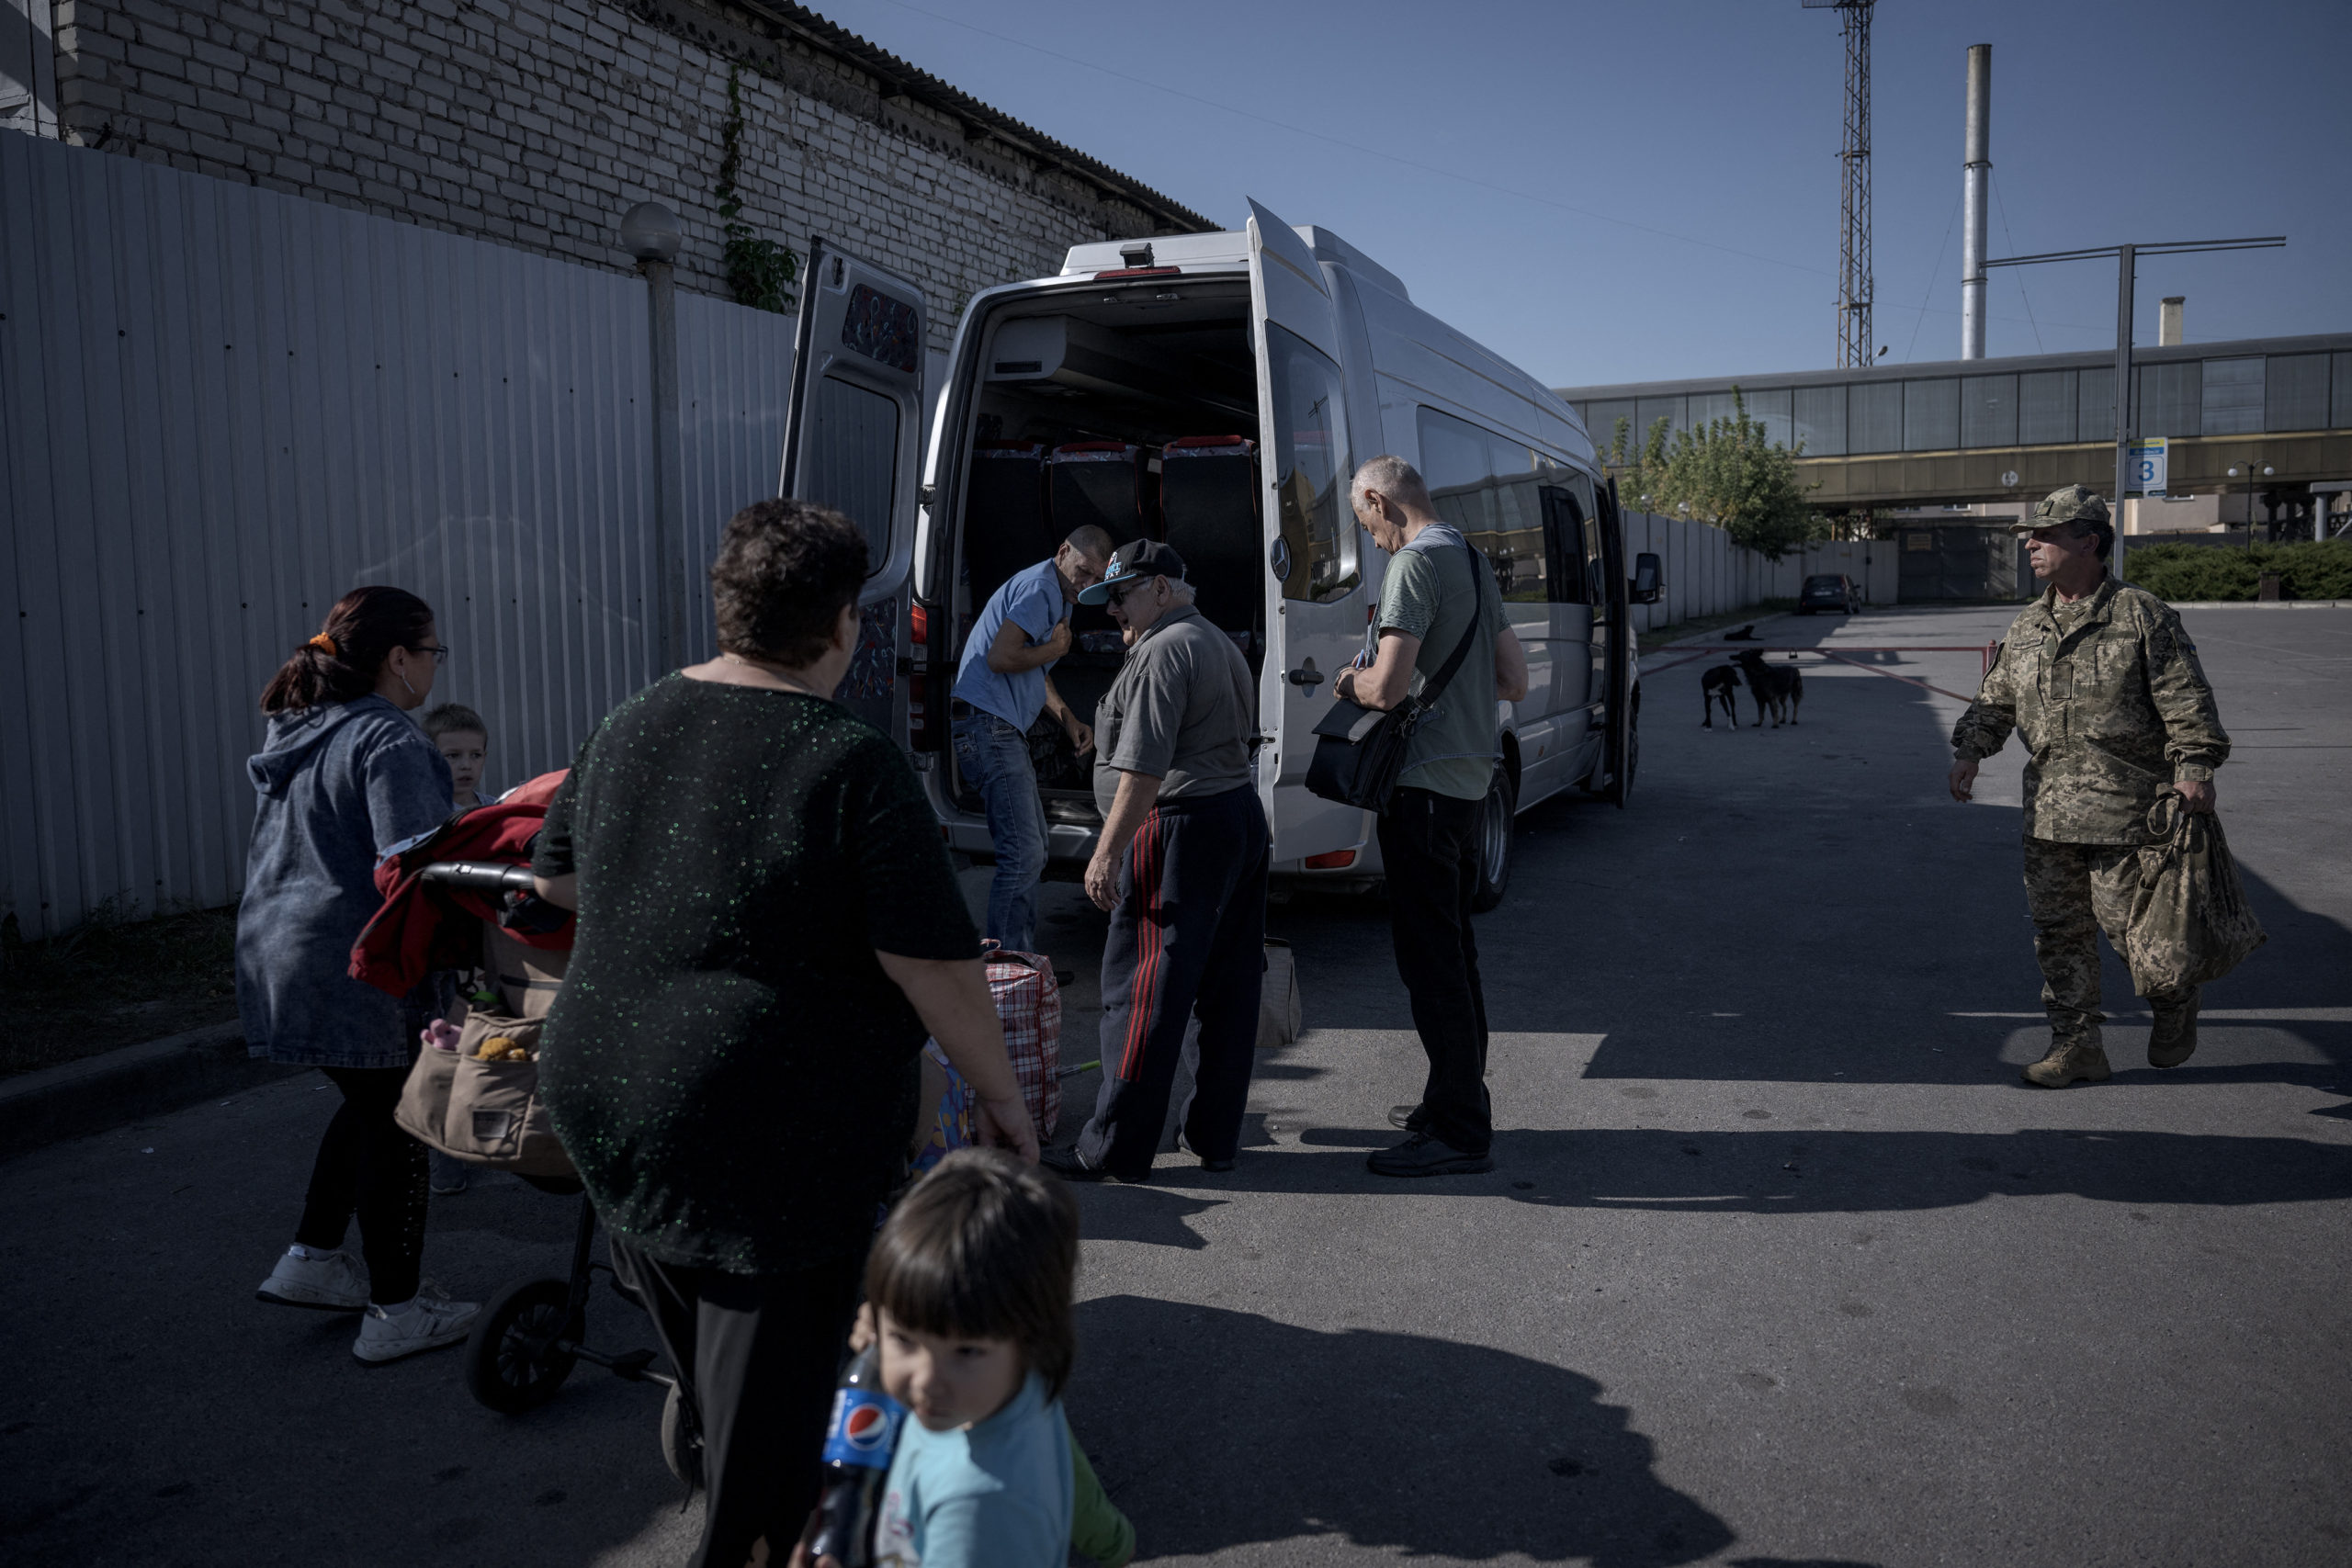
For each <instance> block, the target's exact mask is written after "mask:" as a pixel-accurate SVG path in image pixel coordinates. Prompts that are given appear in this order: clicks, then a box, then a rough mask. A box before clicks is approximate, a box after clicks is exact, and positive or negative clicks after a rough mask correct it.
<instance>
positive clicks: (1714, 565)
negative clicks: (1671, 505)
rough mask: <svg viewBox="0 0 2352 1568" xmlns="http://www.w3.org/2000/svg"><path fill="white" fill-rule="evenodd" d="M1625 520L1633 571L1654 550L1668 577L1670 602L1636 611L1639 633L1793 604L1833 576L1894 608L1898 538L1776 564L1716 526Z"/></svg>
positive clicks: (1808, 550)
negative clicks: (1808, 586) (1802, 591)
mask: <svg viewBox="0 0 2352 1568" xmlns="http://www.w3.org/2000/svg"><path fill="white" fill-rule="evenodd" d="M1624 517H1625V559H1626V568H1627V571H1628V572H1629V573H1630V572H1631V570H1632V564H1633V558H1634V557H1635V556H1637V555H1639V554H1641V553H1642V552H1644V551H1645V550H1646V551H1648V552H1650V553H1652V554H1654V555H1656V556H1657V558H1658V560H1659V564H1660V565H1661V567H1662V568H1663V569H1664V570H1665V574H1666V594H1665V596H1664V597H1663V598H1661V599H1660V600H1659V601H1658V602H1657V604H1636V605H1634V629H1635V630H1637V631H1650V630H1653V629H1656V628H1662V627H1667V626H1679V625H1681V624H1682V623H1683V622H1685V621H1691V620H1697V619H1699V618H1700V617H1702V616H1705V615H1727V614H1729V613H1731V612H1732V611H1735V610H1742V609H1746V608H1747V606H1749V605H1751V604H1762V603H1763V602H1764V601H1765V600H1767V599H1793V598H1795V597H1796V595H1797V590H1798V589H1799V588H1800V587H1802V586H1803V585H1804V580H1805V579H1806V578H1808V577H1812V576H1815V575H1816V574H1826V573H1833V572H1843V573H1845V574H1846V575H1847V576H1848V577H1850V578H1852V579H1853V580H1854V581H1856V582H1857V583H1859V584H1860V585H1861V589H1862V597H1863V599H1864V600H1865V601H1866V602H1868V603H1870V604H1894V589H1895V556H1894V551H1895V544H1894V541H1893V540H1891V539H1855V540H1822V541H1816V542H1815V543H1812V544H1808V545H1806V546H1805V547H1804V548H1802V549H1798V550H1792V551H1790V552H1789V553H1788V554H1787V555H1785V556H1782V557H1781V558H1780V559H1779V560H1777V561H1771V560H1766V559H1765V558H1763V557H1762V556H1760V555H1758V554H1757V553H1756V552H1755V551H1754V550H1750V549H1746V548H1743V547H1740V546H1738V545H1735V544H1733V543H1732V542H1731V536H1730V535H1728V534H1726V533H1724V531H1723V530H1722V529H1721V528H1718V527H1715V526H1714V525H1712V524H1707V523H1696V522H1692V521H1691V519H1689V518H1687V517H1665V516H1660V515H1658V514H1657V513H1648V512H1628V513H1625V514H1624Z"/></svg>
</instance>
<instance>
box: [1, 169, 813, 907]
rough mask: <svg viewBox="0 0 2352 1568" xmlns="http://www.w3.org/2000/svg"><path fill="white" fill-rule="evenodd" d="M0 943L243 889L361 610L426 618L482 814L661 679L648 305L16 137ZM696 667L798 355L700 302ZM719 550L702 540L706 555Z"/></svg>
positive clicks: (401, 233)
mask: <svg viewBox="0 0 2352 1568" xmlns="http://www.w3.org/2000/svg"><path fill="white" fill-rule="evenodd" d="M0 240H5V242H6V256H7V258H8V260H7V264H6V274H5V276H0V507H5V512H4V513H0V525H5V531H6V540H7V546H8V548H7V552H6V556H5V557H0V572H4V573H5V581H0V590H5V595H6V603H7V604H10V605H11V606H12V607H13V608H14V609H15V611H16V617H15V619H16V625H15V627H14V628H13V629H14V636H12V637H0V793H5V798H6V811H5V813H0V817H5V827H0V910H5V911H6V912H8V913H13V914H14V915H15V916H16V918H17V922H18V925H19V927H20V929H21V930H22V931H23V932H24V934H25V935H26V936H28V937H32V936H38V935H40V934H43V933H45V932H49V931H58V930H62V929H65V928H67V927H70V926H72V925H74V923H76V922H77V921H79V920H80V919H83V918H85V915H86V914H87V913H88V912H89V911H91V910H92V909H93V908H96V907H98V906H100V905H101V904H105V903H107V902H109V901H111V903H112V905H113V906H114V907H115V908H117V909H119V911H120V912H122V913H124V914H135V913H143V912H148V911H153V910H156V909H159V908H169V907H171V906H173V905H175V904H193V905H216V904H220V903H223V902H226V901H227V900H228V899H230V898H231V897H234V896H235V894H236V892H237V890H238V888H239V887H240V886H242V883H243V873H244V857H245V845H246V838H247V831H248V828H249V826H250V823H251V820H252V816H253V799H252V795H251V793H250V786H249V785H248V784H247V783H246V781H245V776H244V767H243V762H244V759H245V757H246V755H247V754H248V753H250V752H251V751H252V750H254V746H255V744H256V743H257V742H258V740H259V739H260V735H261V730H262V719H261V715H260V712H259V709H258V705H257V700H258V697H259V694H260V691H261V688H262V686H263V684H264V683H265V682H266V681H267V679H268V677H269V675H270V673H271V671H273V670H275V669H276V667H277V664H278V663H279V662H280V661H281V660H283V659H284V658H285V657H286V655H287V654H288V653H289V652H290V651H292V649H294V648H295V647H296V646H297V645H299V644H300V642H301V640H302V639H303V637H306V636H308V635H309V634H310V633H311V632H312V631H314V630H316V629H317V626H318V625H319V623H320V621H321V619H322V616H323V615H324V614H325V611H326V609H327V607H328V605H329V604H332V603H333V602H334V599H335V598H336V597H337V596H339V595H340V594H341V593H342V592H345V591H346V590H347V589H349V588H351V587H353V586H356V585H357V584H359V583H362V582H391V583H395V584H398V585H399V586H401V587H404V588H408V589H410V590H412V591H413V592H417V593H420V594H422V595H423V596H424V598H425V599H426V600H427V601H428V602H429V603H431V604H433V605H434V606H435V612H436V614H437V615H438V617H439V625H440V631H441V634H442V636H443V637H444V639H445V640H446V641H447V642H448V643H449V644H450V645H451V647H452V648H453V649H454V650H455V651H454V653H453V655H452V657H451V659H450V660H449V663H448V665H447V668H446V670H445V671H443V674H442V678H441V682H440V683H439V684H438V685H437V686H436V688H435V693H434V696H435V700H436V701H441V700H455V701H458V702H464V703H467V704H469V705H472V706H475V707H478V708H480V709H481V711H482V712H483V714H484V715H485V716H486V717H487V718H488V720H489V722H490V725H491V727H492V754H491V761H490V782H491V783H492V784H507V783H512V782H514V781H515V780H517V779H520V778H523V777H526V776H528V775H530V774H532V773H538V772H542V771H544V770H546V769H548V768H549V767H557V766H561V765H562V764H563V763H564V762H566V761H568V760H569V759H570V757H571V752H572V751H573V750H574V749H576V748H577V746H578V745H579V743H580V741H581V740H582V739H584V738H585V737H586V735H587V733H588V731H589V729H590V728H592V727H593V726H594V723H595V722H596V720H597V719H598V718H600V717H601V716H603V715H604V714H605V712H606V711H608V710H609V709H610V708H611V706H612V705H613V704H614V703H615V702H616V701H617V700H618V699H619V698H621V697H622V696H625V695H626V694H628V693H629V692H630V691H632V690H634V689H636V688H637V687H638V686H639V685H640V684H642V683H643V682H645V681H646V680H647V679H649V678H650V675H651V674H652V673H653V671H654V669H655V642H654V636H653V619H652V614H651V606H652V604H653V603H654V596H653V593H652V591H651V586H650V573H651V571H652V566H653V563H652V558H651V551H650V539H651V517H652V506H653V494H652V460H651V450H652V449H651V435H650V416H651V393H650V385H651V381H650V352H651V351H650V343H649V339H648V334H649V331H650V328H649V323H648V310H647V303H646V288H645V285H644V284H643V283H641V282H640V281H639V280H638V279H635V278H632V277H629V276H626V275H619V274H612V273H605V272H598V271H594V270H591V269H589V268H585V267H580V266H574V265H566V264H563V263H560V262H553V261H548V260H545V259H542V258H538V257H535V256H530V255H526V254H523V253H521V252H517V251H512V250H507V249H504V248H503V247H500V246H496V245H492V244H486V243H481V242H478V241H471V240H466V239H461V238H458V237H456V236H451V235H446V234H440V233H435V232H431V231H425V230H422V229H418V228H414V227H413V226H410V225H406V224H401V223H396V222H392V221H390V220H385V219H379V218H372V217H368V216H365V215H361V214H356V213H352V212H346V211H344V210H342V209H336V208H332V207H327V206H323V205H320V204H317V203H312V202H306V201H301V200H298V199H295V198H292V197H283V196H279V195H277V194H274V193H271V192H267V191H262V190H257V189H254V188H252V187H250V186H241V185H234V184H231V183H229V182H226V181H222V180H217V179H211V178H208V177H205V176H201V175H187V174H180V173H177V172H175V171H171V170H167V169H163V168H159V167H157V166H155V165H153V164H141V163H136V162H133V161H132V160H130V159H127V158H120V157H110V156H107V155H105V154H102V153H97V152H88V151H85V150H82V149H77V148H71V147H66V146H63V145H62V144H60V143H57V142H54V141H40V140H37V139H34V138H31V137H28V136H22V135H16V134H6V133H0ZM680 305H681V309H680V312H679V315H680V321H681V331H680V337H681V348H682V353H681V359H682V370H683V371H684V375H683V377H682V386H683V388H684V399H683V401H684V404H685V424H686V428H685V432H684V435H685V440H684V451H685V457H686V465H687V474H686V489H687V495H688V502H689V507H690V512H689V520H690V523H695V524H697V527H696V528H695V529H690V537H692V538H695V539H697V540H699V541H700V544H699V550H700V553H699V556H698V558H697V560H696V563H695V565H694V567H693V568H692V570H694V571H695V578H694V581H693V583H692V584H690V586H689V591H688V592H687V594H686V596H685V597H686V602H687V603H688V604H689V605H690V606H698V607H699V608H698V609H696V610H693V611H690V616H694V615H698V616H699V619H696V620H691V621H690V626H689V628H688V643H687V646H688V647H689V648H690V649H707V647H708V646H709V629H708V628H709V615H708V607H707V594H706V593H704V592H701V591H700V589H699V583H700V581H701V578H700V570H701V565H702V564H703V563H707V558H708V553H709V544H710V541H711V540H712V539H714V538H715V536H716V534H717V527H718V523H719V522H721V521H723V520H724V518H725V517H726V516H727V515H728V514H729V513H731V512H732V511H733V510H734V509H735V508H736V507H737V506H738V505H740V504H741V502H743V501H745V500H749V499H752V498H754V497H756V496H758V495H762V494H772V493H774V488H775V453H776V449H777V444H778V441H779V440H780V436H781V430H782V423H783V395H784V394H783V387H784V384H785V380H786V374H787V371H788V361H789V358H790V354H791V337H790V334H791V322H790V321H788V320H786V319H785V318H781V317H776V316H770V315H763V314H762V313H760V312H757V311H752V310H742V309H741V308H740V307H736V306H732V305H728V304H725V303H723V302H720V301H715V300H705V299H682V300H681V301H680ZM704 523H707V526H702V525H701V524H704Z"/></svg>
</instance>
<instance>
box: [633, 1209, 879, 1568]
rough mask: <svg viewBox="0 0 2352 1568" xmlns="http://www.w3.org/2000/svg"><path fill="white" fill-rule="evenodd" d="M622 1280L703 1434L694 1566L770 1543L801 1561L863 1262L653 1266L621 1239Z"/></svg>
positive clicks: (734, 1559)
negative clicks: (797, 1551) (744, 1268)
mask: <svg viewBox="0 0 2352 1568" xmlns="http://www.w3.org/2000/svg"><path fill="white" fill-rule="evenodd" d="M611 1242H612V1248H613V1272H615V1273H616V1274H617V1275H619V1276H620V1278H621V1280H622V1282H623V1283H625V1284H627V1285H628V1287H629V1288H630V1289H631V1290H634V1291H635V1292H637V1294H638V1298H639V1300H640V1301H642V1302H644V1303H645V1310H646V1311H647V1312H648V1313H650V1314H651V1315H652V1318H653V1331H654V1333H655V1335H656V1336H657V1337H659V1338H660V1339H661V1341H662V1352H663V1354H665V1355H667V1356H668V1357H669V1358H670V1365H671V1366H672V1367H673V1368H675V1369H676V1371H677V1372H678V1375H679V1377H680V1378H681V1379H682V1380H684V1383H685V1385H686V1388H685V1392H686V1395H687V1398H688V1400H689V1402H690V1404H692V1406H693V1409H694V1411H695V1417H696V1419H697V1420H698V1421H699V1422H700V1424H701V1427H702V1483H703V1492H704V1511H703V1521H702V1544H701V1545H700V1546H699V1547H698V1548H696V1549H695V1554H694V1556H693V1557H692V1558H690V1559H688V1562H690V1563H691V1564H692V1568H741V1565H742V1563H743V1562H745V1560H746V1559H748V1558H749V1557H750V1556H751V1554H752V1542H753V1541H755V1540H759V1539H760V1538H761V1537H762V1536H765V1537H766V1538H767V1542H768V1555H769V1561H770V1562H783V1561H784V1560H785V1559H786V1558H787V1557H789V1556H791V1555H792V1543H793V1542H795V1541H797V1540H799V1539H800V1530H801V1527H803V1526H804V1525H806V1524H807V1523H808V1522H809V1510H810V1509H812V1508H814V1507H815V1506H817V1494H818V1489H819V1485H820V1481H819V1471H818V1462H819V1455H820V1453H821V1452H822V1451H823V1450H824V1446H825V1424H826V1422H827V1421H828V1420H829V1419H830V1418H831V1414H832V1406H833V1385H834V1383H835V1382H836V1381H837V1380H838V1378H839V1376H840V1372H841V1358H842V1345H843V1343H844V1342H845V1341H846V1340H847V1338H848V1337H849V1321H850V1317H851V1315H852V1314H854V1313H855V1312H856V1310H857V1289H858V1283H859V1280H860V1278H861V1276H862V1275H863V1274H864V1272H865V1260H864V1259H863V1258H844V1259H842V1260H841V1261H838V1262H833V1263H825V1264H820V1265H817V1266H815V1267H813V1268H809V1269H791V1270H788V1271H786V1272H784V1273H780V1274H730V1273H728V1272H727V1271H726V1270H724V1269H694V1268H684V1267H681V1266H680V1265H678V1264H674V1263H664V1262H662V1261H661V1260H660V1259H658V1258H649V1257H647V1256H646V1255H645V1254H644V1253H643V1252H641V1251H639V1250H638V1249H637V1248H636V1247H632V1246H630V1245H629V1243H628V1242H627V1241H624V1240H623V1239H621V1238H620V1237H619V1236H613V1237H612V1238H611Z"/></svg>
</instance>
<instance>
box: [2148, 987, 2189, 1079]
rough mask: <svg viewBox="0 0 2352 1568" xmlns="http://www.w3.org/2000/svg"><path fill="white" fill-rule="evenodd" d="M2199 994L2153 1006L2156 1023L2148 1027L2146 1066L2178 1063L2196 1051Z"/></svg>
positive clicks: (2174, 1065)
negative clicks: (2170, 1004) (2173, 1004)
mask: <svg viewBox="0 0 2352 1568" xmlns="http://www.w3.org/2000/svg"><path fill="white" fill-rule="evenodd" d="M2199 999H2200V998H2199V996H2198V994H2197V993H2196V992H2194V991H2191V992H2190V993H2189V994H2188V1001H2187V1002H2186V1003H2184V1004H2182V1005H2181V1006H2178V1007H2170V1008H2158V1009H2156V1026H2155V1027H2154V1029H2151V1030H2150V1031H2148V1066H2152V1067H2177V1066H2180V1065H2181V1064H2182V1063H2183V1062H2186V1061H2187V1060H2188V1058H2189V1057H2191V1056H2194V1055H2197V1004H2198V1002H2199Z"/></svg>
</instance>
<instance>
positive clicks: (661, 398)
mask: <svg viewBox="0 0 2352 1568" xmlns="http://www.w3.org/2000/svg"><path fill="white" fill-rule="evenodd" d="M684 241H685V235H684V232H683V231H682V230H681V228H680V226H679V223H678V215H677V214H676V213H674V212H673V211H671V210H670V209H668V208H666V207H664V206H662V204H661V203H660V202H658V201H640V202H639V203H638V204H637V205H636V206H635V207H632V208H630V209H628V211H627V212H625V213H623V214H622V215H621V245H622V248H623V249H625V250H627V251H628V254H630V255H632V256H634V257H636V258H637V270H638V271H639V272H640V273H642V274H643V275H644V276H645V288H646V305H647V310H646V318H647V321H648V324H649V325H650V327H651V329H652V343H651V345H650V346H651V350H652V358H653V581H652V584H651V587H652V593H651V595H650V597H651V599H652V601H653V626H654V649H653V655H654V659H655V660H656V661H657V663H658V666H659V668H660V670H661V671H664V672H666V671H672V670H675V669H677V668H678V667H679V666H680V665H682V664H684V662H685V661H686V650H685V642H686V602H685V565H684V561H683V559H682V558H681V556H680V549H679V547H680V546H681V544H683V542H684V538H685V532H686V476H685V443H684V436H683V434H681V432H680V429H679V424H678V279H677V268H676V266H675V265H674V264H675V262H676V260H677V256H678V250H679V247H680V246H681V245H682V244H684Z"/></svg>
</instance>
